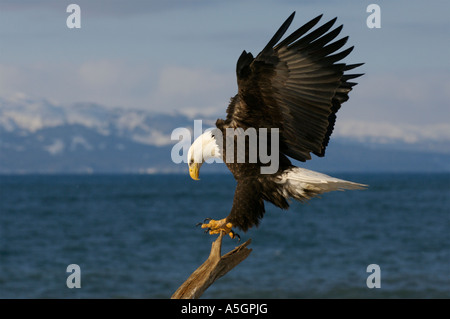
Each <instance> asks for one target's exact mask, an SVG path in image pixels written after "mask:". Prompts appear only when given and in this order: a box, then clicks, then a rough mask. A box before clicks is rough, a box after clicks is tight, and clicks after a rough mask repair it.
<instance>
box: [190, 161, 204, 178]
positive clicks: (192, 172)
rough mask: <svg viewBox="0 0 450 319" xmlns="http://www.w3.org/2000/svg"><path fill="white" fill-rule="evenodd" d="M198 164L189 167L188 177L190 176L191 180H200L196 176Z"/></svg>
mask: <svg viewBox="0 0 450 319" xmlns="http://www.w3.org/2000/svg"><path fill="white" fill-rule="evenodd" d="M200 166H201V164H200V163H192V164H190V165H189V175H191V178H192V179H193V180H196V181H198V180H200V178H198V175H199V173H200Z"/></svg>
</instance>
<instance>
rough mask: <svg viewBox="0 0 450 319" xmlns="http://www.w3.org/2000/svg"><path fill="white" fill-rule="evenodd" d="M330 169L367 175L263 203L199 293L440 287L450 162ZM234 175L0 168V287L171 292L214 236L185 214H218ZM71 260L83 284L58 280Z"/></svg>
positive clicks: (446, 253)
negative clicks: (332, 188) (33, 172)
mask: <svg viewBox="0 0 450 319" xmlns="http://www.w3.org/2000/svg"><path fill="white" fill-rule="evenodd" d="M334 176H336V177H340V178H344V179H348V180H352V181H356V182H360V183H365V184H369V185H370V187H369V189H368V190H365V191H347V192H334V193H329V194H324V195H323V196H322V197H321V198H320V199H313V200H311V201H309V202H308V203H307V204H301V203H296V202H294V203H292V205H291V209H290V210H289V211H282V210H280V209H278V208H276V207H274V206H272V205H270V204H267V205H266V211H267V212H266V216H265V217H264V219H263V221H262V223H261V225H260V226H259V227H258V228H256V229H252V230H250V231H249V232H248V233H242V232H241V233H240V235H241V237H242V241H245V240H247V239H248V238H252V243H251V244H250V246H249V248H252V249H253V251H252V253H251V254H250V256H249V257H248V258H247V259H246V260H244V261H243V262H242V263H241V264H240V265H238V266H237V267H236V268H234V269H233V270H232V271H231V272H230V273H228V274H227V275H226V276H224V277H222V278H221V279H219V280H218V281H217V282H215V283H214V285H212V286H211V287H210V288H209V289H208V290H207V291H206V292H205V293H204V295H203V298H450V210H449V208H450V174H334ZM234 187H235V181H234V180H233V178H232V177H231V175H213V174H209V175H208V174H203V175H202V180H201V181H200V182H195V181H192V180H191V179H190V178H189V176H188V175H186V176H185V175H86V176H84V175H67V176H62V175H61V176H57V175H56V176H52V175H40V176H0V298H169V297H170V296H171V295H172V293H173V292H174V291H175V290H176V289H177V288H178V287H179V286H180V285H181V284H182V283H183V282H184V280H185V279H186V278H187V277H188V276H189V275H190V274H191V273H192V272H193V271H194V270H195V269H196V268H197V267H198V266H199V265H200V264H201V263H203V261H204V260H205V259H206V258H207V257H208V254H209V251H210V248H211V243H212V241H213V240H214V239H215V236H210V235H206V234H204V233H203V231H202V230H201V229H200V228H198V227H195V224H196V223H197V222H200V221H202V220H203V219H204V218H205V217H212V218H216V219H219V218H223V217H225V216H226V215H227V214H228V213H229V210H230V208H231V204H232V198H233V194H234ZM237 245H238V243H237V242H236V241H235V240H231V239H230V238H228V237H227V238H224V241H223V249H222V251H223V252H227V251H229V250H231V249H232V248H233V247H234V246H237ZM70 264H77V265H79V267H80V270H81V275H80V278H81V288H72V289H70V288H68V287H67V285H66V280H67V278H68V276H69V275H70V273H68V272H67V271H66V270H67V266H68V265H70ZM370 264H377V265H379V267H380V277H379V278H380V283H381V287H380V288H372V289H370V288H368V287H367V284H366V280H367V278H368V276H370V275H371V273H370V272H367V266H368V265H370Z"/></svg>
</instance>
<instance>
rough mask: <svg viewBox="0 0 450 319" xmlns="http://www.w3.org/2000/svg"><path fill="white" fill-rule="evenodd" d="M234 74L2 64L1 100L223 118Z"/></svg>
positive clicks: (117, 65) (120, 64) (119, 64)
mask: <svg viewBox="0 0 450 319" xmlns="http://www.w3.org/2000/svg"><path fill="white" fill-rule="evenodd" d="M235 83H236V79H235V77H234V74H232V73H227V74H222V73H220V72H217V71H213V70H210V69H207V68H202V67H185V66H167V67H164V66H162V67H160V68H159V69H155V68H152V67H151V66H150V65H149V64H133V63H126V62H124V61H121V60H110V59H101V60H93V61H86V62H82V63H80V64H67V63H36V64H31V65H22V66H10V65H1V64H0V96H1V97H5V98H14V97H15V96H26V97H28V98H30V99H35V100H41V99H46V100H51V101H53V102H54V103H56V104H63V105H66V106H67V105H71V104H74V103H78V102H89V103H97V104H101V105H104V106H109V107H125V108H129V109H145V110H150V111H155V112H161V113H169V112H181V113H184V114H189V115H193V114H195V113H200V114H203V115H210V114H218V113H220V114H223V113H225V109H226V107H227V104H228V100H229V98H230V97H231V96H232V95H234V94H235V92H236V84H235Z"/></svg>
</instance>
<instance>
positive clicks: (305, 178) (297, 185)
mask: <svg viewBox="0 0 450 319" xmlns="http://www.w3.org/2000/svg"><path fill="white" fill-rule="evenodd" d="M275 182H276V183H278V184H282V185H283V188H281V189H280V192H281V194H282V195H283V196H284V197H285V198H289V197H292V198H294V199H296V200H299V201H305V200H308V199H310V198H312V197H314V196H317V195H319V194H322V193H326V192H331V191H342V190H353V189H365V188H366V187H367V185H364V184H358V183H354V182H349V181H345V180H343V179H339V178H335V177H331V176H328V175H325V174H322V173H318V172H314V171H310V170H308V169H305V168H300V167H292V168H289V169H287V170H285V171H284V172H283V173H282V174H281V175H278V176H277V177H276V178H275Z"/></svg>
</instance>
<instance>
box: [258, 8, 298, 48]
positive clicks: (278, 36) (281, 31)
mask: <svg viewBox="0 0 450 319" xmlns="http://www.w3.org/2000/svg"><path fill="white" fill-rule="evenodd" d="M294 16H295V11H294V12H292V14H291V15H290V16H289V18H287V19H286V21H284V23H283V24H282V25H281V27H280V28H279V29H278V31H277V32H276V33H275V34H274V36H273V37H272V39H270V41H269V43H267V45H266V46H265V47H264V49H263V50H262V51H261V53H260V54H258V56H263V55H264V54H266V53H268V52H271V51H272V50H273V47H274V46H275V44H277V42H278V41H280V39H281V37H282V36H283V35H284V34H285V33H286V31H287V29H288V28H289V26H290V25H291V23H292V20H293V19H294Z"/></svg>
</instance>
